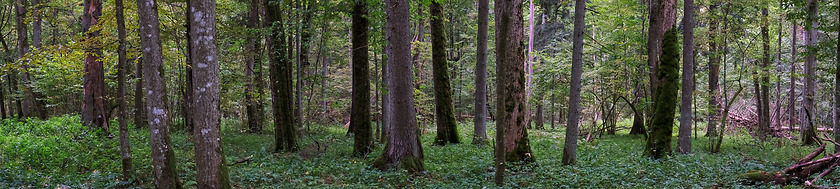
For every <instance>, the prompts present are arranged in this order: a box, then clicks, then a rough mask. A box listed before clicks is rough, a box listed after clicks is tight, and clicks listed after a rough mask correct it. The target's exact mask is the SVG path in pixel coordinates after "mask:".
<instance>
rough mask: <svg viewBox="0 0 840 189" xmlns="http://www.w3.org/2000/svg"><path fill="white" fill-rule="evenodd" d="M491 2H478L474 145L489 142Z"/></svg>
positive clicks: (483, 0)
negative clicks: (488, 97) (488, 40)
mask: <svg viewBox="0 0 840 189" xmlns="http://www.w3.org/2000/svg"><path fill="white" fill-rule="evenodd" d="M488 1H489V0H478V42H477V43H478V47H477V49H476V51H477V52H476V54H478V55H476V58H475V60H476V63H475V120H474V121H473V122H474V124H475V126H474V129H473V142H472V143H473V144H483V143H485V142H486V141H487V123H486V122H487V28H488V24H487V22H488V20H489V16H488V15H489V12H490V11H489V10H490V9H489V6H490V5H489V4H490V3H489V2H488Z"/></svg>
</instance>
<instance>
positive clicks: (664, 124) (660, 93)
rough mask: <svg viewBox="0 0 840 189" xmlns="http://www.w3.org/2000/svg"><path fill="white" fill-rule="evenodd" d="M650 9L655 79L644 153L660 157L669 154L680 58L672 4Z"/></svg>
mask: <svg viewBox="0 0 840 189" xmlns="http://www.w3.org/2000/svg"><path fill="white" fill-rule="evenodd" d="M651 6H652V8H651V9H652V10H651V16H650V30H649V31H648V34H649V35H648V36H649V38H648V53H649V55H648V58H649V60H648V63H649V64H650V65H651V72H652V73H655V75H656V77H655V78H651V86H653V89H654V90H653V93H654V94H653V95H652V97H653V99H654V100H653V103H654V104H653V118H652V120H651V122H652V123H651V125H650V137H648V139H647V144H646V145H645V150H646V152H647V154H648V155H650V156H652V157H654V158H661V157H664V156H665V155H667V154H669V153H671V133H672V132H673V125H674V124H673V123H674V112H675V109H676V108H675V106H676V104H677V100H676V98H677V90H678V89H679V80H677V79H678V78H679V75H678V70H679V61H680V60H679V58H680V56H679V52H678V51H679V46H678V45H677V43H678V42H679V41H678V39H677V34H676V30H675V29H674V23H675V22H676V2H675V1H673V0H657V1H654V2H653V4H652V5H651ZM652 44H653V45H652ZM660 55H661V56H660Z"/></svg>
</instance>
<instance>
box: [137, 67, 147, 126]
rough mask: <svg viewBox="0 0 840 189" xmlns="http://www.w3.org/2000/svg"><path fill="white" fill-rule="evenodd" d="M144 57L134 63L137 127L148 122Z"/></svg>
mask: <svg viewBox="0 0 840 189" xmlns="http://www.w3.org/2000/svg"><path fill="white" fill-rule="evenodd" d="M143 59H144V58H142V57H141V58H140V59H139V61H137V62H136V63H135V65H134V78H135V80H136V82H135V83H134V126H135V127H137V128H143V127H144V126H148V125H146V124H147V123H148V122H147V121H146V116H145V115H146V112H145V111H144V110H145V107H146V106H145V103H143V96H146V93H144V92H143V83H145V80H144V79H143V69H144V68H143V64H145V61H143Z"/></svg>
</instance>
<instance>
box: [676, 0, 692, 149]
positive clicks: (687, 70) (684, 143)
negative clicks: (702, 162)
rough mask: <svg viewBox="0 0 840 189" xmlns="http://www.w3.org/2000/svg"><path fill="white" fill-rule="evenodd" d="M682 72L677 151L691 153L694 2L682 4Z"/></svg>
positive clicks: (687, 1)
mask: <svg viewBox="0 0 840 189" xmlns="http://www.w3.org/2000/svg"><path fill="white" fill-rule="evenodd" d="M683 3H684V4H683V6H684V8H683V12H684V13H683V14H684V15H685V17H684V18H685V20H683V23H684V25H685V28H683V64H682V67H683V71H682V94H681V95H682V98H681V99H680V100H681V101H680V129H679V140H678V141H677V144H678V146H677V151H678V152H680V153H684V154H687V153H691V127H692V125H693V120H694V119H693V114H692V112H691V102H692V101H693V99H694V0H686V1H685V2H683Z"/></svg>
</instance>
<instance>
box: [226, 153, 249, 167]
mask: <svg viewBox="0 0 840 189" xmlns="http://www.w3.org/2000/svg"><path fill="white" fill-rule="evenodd" d="M251 157H254V156H253V155H251V156H248V157H245V158H242V159H239V160H237V161H236V162H233V163H231V164H230V165H228V166H234V165H236V164H240V163H246V162H247V163H250V162H251Z"/></svg>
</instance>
